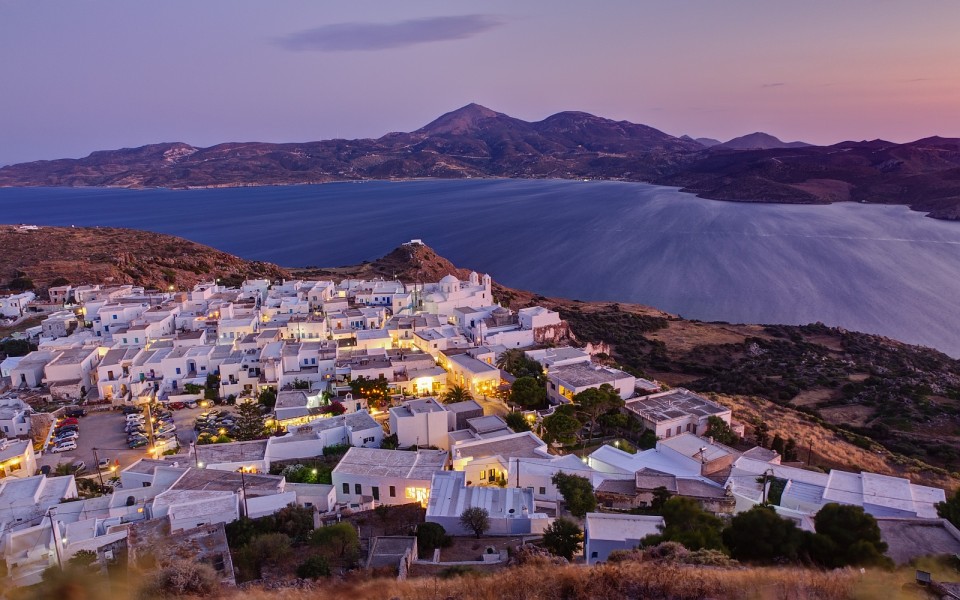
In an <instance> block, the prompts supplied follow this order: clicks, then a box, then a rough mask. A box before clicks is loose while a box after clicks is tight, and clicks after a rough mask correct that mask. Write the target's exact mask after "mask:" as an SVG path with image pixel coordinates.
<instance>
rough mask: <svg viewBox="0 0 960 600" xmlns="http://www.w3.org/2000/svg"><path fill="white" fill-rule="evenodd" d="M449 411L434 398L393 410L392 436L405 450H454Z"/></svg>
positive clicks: (423, 399) (404, 404) (403, 405)
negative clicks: (434, 448) (409, 448)
mask: <svg viewBox="0 0 960 600" xmlns="http://www.w3.org/2000/svg"><path fill="white" fill-rule="evenodd" d="M449 427H450V418H449V415H448V412H447V409H446V408H445V407H444V406H443V405H442V404H440V403H439V402H437V401H436V399H434V398H421V399H417V400H410V401H407V402H404V403H403V404H402V405H401V406H394V407H391V408H390V433H395V434H396V435H397V442H398V443H399V445H400V447H401V448H406V447H408V446H435V447H437V448H443V449H447V448H449V447H450V444H449V440H448V437H447V432H448V431H449Z"/></svg>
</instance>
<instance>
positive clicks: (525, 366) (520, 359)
mask: <svg viewBox="0 0 960 600" xmlns="http://www.w3.org/2000/svg"><path fill="white" fill-rule="evenodd" d="M497 368H499V369H503V370H504V371H506V372H507V373H510V374H511V375H513V376H514V377H516V378H517V379H520V378H523V377H532V378H533V379H536V380H537V383H538V384H539V385H540V386H541V387H542V386H543V385H544V384H545V383H546V376H545V375H544V373H543V365H541V364H540V363H538V362H537V361H535V360H533V359H532V358H530V357H528V356H527V354H526V353H525V352H524V351H523V350H519V349H517V348H513V349H511V350H507V351H506V352H504V353H503V354H501V355H500V356H499V357H498V358H497Z"/></svg>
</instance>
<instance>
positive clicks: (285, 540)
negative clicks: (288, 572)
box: [233, 533, 293, 580]
mask: <svg viewBox="0 0 960 600" xmlns="http://www.w3.org/2000/svg"><path fill="white" fill-rule="evenodd" d="M233 554H234V562H235V563H236V566H237V568H238V570H239V571H240V573H241V578H242V579H245V580H249V579H259V578H260V577H262V575H263V567H268V568H271V569H276V568H278V567H280V566H281V565H284V564H286V563H287V562H288V561H289V560H290V559H291V558H292V557H293V548H292V547H291V544H290V538H289V537H288V536H287V535H285V534H283V533H263V534H260V535H257V536H255V537H254V538H253V539H251V540H250V541H249V542H248V543H247V544H246V545H244V546H243V547H242V548H240V549H239V550H238V551H237V552H235V553H233Z"/></svg>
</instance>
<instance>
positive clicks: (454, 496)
mask: <svg viewBox="0 0 960 600" xmlns="http://www.w3.org/2000/svg"><path fill="white" fill-rule="evenodd" d="M465 479H466V474H465V473H464V472H463V471H442V472H440V473H437V474H436V475H435V476H434V477H433V480H432V481H431V485H430V500H429V501H428V503H427V517H428V518H429V517H431V516H442V517H451V516H460V514H461V513H462V512H463V511H464V510H466V509H467V508H473V507H479V508H483V509H486V511H487V513H488V514H489V516H490V517H491V518H494V519H503V518H510V517H514V518H525V517H529V516H530V515H531V514H532V513H534V512H536V506H535V504H534V500H533V490H530V489H525V488H515V487H505V488H501V487H491V486H473V485H471V486H468V485H466V482H465Z"/></svg>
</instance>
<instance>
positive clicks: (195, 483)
mask: <svg viewBox="0 0 960 600" xmlns="http://www.w3.org/2000/svg"><path fill="white" fill-rule="evenodd" d="M202 456H203V455H202V454H201V457H202ZM282 481H283V477H280V476H277V475H261V474H257V473H250V474H244V475H243V476H242V477H241V474H240V473H236V472H234V471H218V470H216V469H189V470H188V471H187V472H186V473H185V474H184V475H183V477H181V478H180V479H178V480H177V482H176V483H175V484H174V485H173V487H171V488H170V489H171V490H181V491H198V492H201V491H202V492H236V491H238V490H240V489H242V488H244V487H245V488H246V490H247V495H248V496H250V497H251V498H253V497H255V496H269V495H271V494H276V493H278V492H279V491H280V483H281V482H282Z"/></svg>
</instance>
